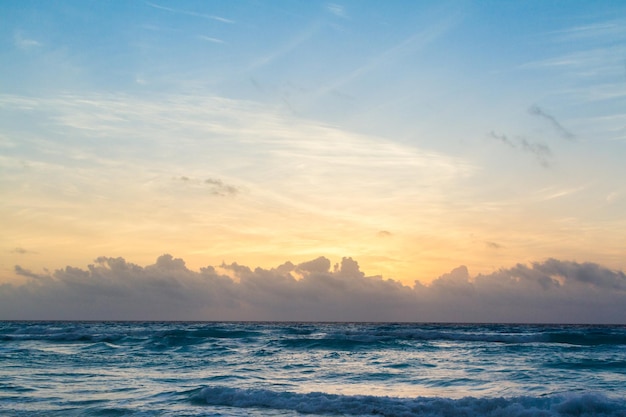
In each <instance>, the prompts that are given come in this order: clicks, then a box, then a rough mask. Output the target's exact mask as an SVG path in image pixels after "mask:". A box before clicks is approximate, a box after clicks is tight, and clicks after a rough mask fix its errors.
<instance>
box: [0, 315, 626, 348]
mask: <svg viewBox="0 0 626 417" xmlns="http://www.w3.org/2000/svg"><path fill="white" fill-rule="evenodd" d="M5 324H6V323H5ZM16 326H22V327H20V328H19V329H15V327H12V326H11V325H8V327H5V328H3V329H0V330H2V331H0V342H11V341H14V340H41V341H48V342H53V343H59V342H60V343H98V342H100V343H102V342H104V343H110V344H115V345H120V344H142V343H144V344H147V345H149V346H150V347H151V348H155V347H157V346H158V347H159V348H160V349H167V348H171V347H179V346H190V345H197V344H202V343H205V342H207V341H210V340H218V339H221V340H224V339H226V340H228V339H232V340H235V339H236V340H238V342H240V343H246V342H248V341H250V342H254V341H258V339H259V338H265V337H267V338H269V339H271V340H273V341H274V342H276V343H278V344H279V345H281V346H282V347H285V348H288V349H333V350H358V349H371V348H376V347H380V346H385V347H393V346H394V345H395V346H400V345H404V344H406V343H411V342H438V341H446V342H476V343H503V344H537V343H550V344H565V345H579V346H595V345H626V327H623V326H531V325H447V324H354V323H352V324H350V323H344V324H328V323H326V324H317V325H311V324H306V325H304V324H297V323H267V324H265V323H189V324H185V323H130V322H112V323H106V322H97V323H62V324H61V323H32V324H30V325H24V324H23V323H22V324H19V325H16Z"/></svg>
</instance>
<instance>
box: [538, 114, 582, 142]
mask: <svg viewBox="0 0 626 417" xmlns="http://www.w3.org/2000/svg"><path fill="white" fill-rule="evenodd" d="M528 113H530V114H532V115H533V116H538V117H541V118H543V119H545V120H547V121H548V122H550V124H551V125H552V127H554V129H555V130H556V131H557V132H558V133H559V134H560V135H561V136H562V137H564V138H565V139H568V140H574V138H575V136H574V134H573V133H571V132H570V131H569V130H567V129H566V128H564V127H563V125H561V123H559V121H558V120H557V119H556V118H555V117H554V116H552V115H550V114H548V113H546V112H545V111H544V110H543V109H542V108H541V107H539V106H537V105H533V106H530V108H529V109H528Z"/></svg>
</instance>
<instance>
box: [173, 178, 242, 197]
mask: <svg viewBox="0 0 626 417" xmlns="http://www.w3.org/2000/svg"><path fill="white" fill-rule="evenodd" d="M173 179H174V180H175V181H181V182H184V183H186V184H189V185H193V186H195V187H200V185H204V186H208V188H209V192H210V193H211V194H213V195H218V196H233V195H236V194H238V193H239V192H240V189H239V188H238V187H235V186H234V185H230V184H226V183H225V182H224V181H222V180H221V179H219V178H208V179H206V180H204V181H202V180H199V179H193V178H189V177H187V176H180V177H174V178H173Z"/></svg>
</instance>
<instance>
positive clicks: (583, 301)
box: [0, 255, 626, 323]
mask: <svg viewBox="0 0 626 417" xmlns="http://www.w3.org/2000/svg"><path fill="white" fill-rule="evenodd" d="M15 271H16V273H18V274H19V275H22V276H24V277H26V278H27V282H26V283H25V284H23V285H12V284H4V285H1V286H0V319H35V320H36V319H74V320H290V321H417V322H434V321H436V322H552V323H624V322H626V275H625V274H624V273H623V272H621V271H612V270H610V269H607V268H604V267H602V266H600V265H598V264H594V263H576V262H569V261H560V260H556V259H549V260H547V261H545V262H541V263H534V264H532V265H530V266H528V265H521V264H518V265H516V266H515V267H513V268H509V269H501V270H499V271H497V272H494V273H491V274H487V275H478V276H475V277H471V276H470V274H469V272H468V270H467V268H466V267H464V266H460V267H458V268H456V269H454V270H453V271H451V272H450V273H448V274H444V275H442V276H441V277H439V278H437V279H436V280H434V281H433V282H432V283H430V284H429V285H423V284H421V283H420V282H418V281H416V282H415V284H414V285H413V286H406V285H403V284H401V283H400V282H398V281H395V280H392V279H383V278H382V277H379V276H374V277H368V276H365V274H364V273H363V272H362V271H361V270H360V268H359V265H358V263H357V262H356V261H354V260H353V259H351V258H344V259H343V260H342V261H341V262H340V263H338V264H336V265H334V266H333V265H331V261H330V260H328V259H327V258H324V257H320V258H317V259H314V260H312V261H309V262H304V263H301V264H297V265H295V264H293V263H291V262H287V263H285V264H283V265H280V266H278V267H275V268H271V269H262V268H256V269H251V268H249V267H247V266H244V265H239V264H237V263H233V264H228V265H227V264H223V265H220V266H216V267H211V266H209V267H205V268H202V269H200V270H199V271H192V270H190V269H188V268H187V267H186V266H185V262H184V261H183V260H182V259H176V258H173V257H172V256H170V255H163V256H161V257H159V258H158V259H157V261H156V263H154V264H153V265H148V266H145V267H142V266H139V265H135V264H132V263H129V262H127V261H126V260H124V259H123V258H108V257H101V258H98V259H96V260H95V262H94V264H92V265H89V266H88V267H87V269H81V268H75V267H70V266H68V267H66V268H65V269H60V270H57V271H55V272H53V273H46V274H37V273H33V272H31V271H29V270H27V269H24V268H22V267H20V266H16V267H15Z"/></svg>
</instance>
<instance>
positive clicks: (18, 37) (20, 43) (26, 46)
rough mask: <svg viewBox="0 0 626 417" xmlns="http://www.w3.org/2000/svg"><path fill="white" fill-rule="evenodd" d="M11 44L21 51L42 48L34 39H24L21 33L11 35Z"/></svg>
mask: <svg viewBox="0 0 626 417" xmlns="http://www.w3.org/2000/svg"><path fill="white" fill-rule="evenodd" d="M13 43H14V44H15V46H16V47H17V48H19V49H21V50H23V51H27V50H30V49H33V48H39V47H41V46H43V43H41V42H39V41H37V40H35V39H31V38H27V37H25V36H24V34H23V33H22V32H15V34H14V35H13Z"/></svg>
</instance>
